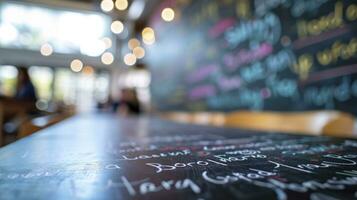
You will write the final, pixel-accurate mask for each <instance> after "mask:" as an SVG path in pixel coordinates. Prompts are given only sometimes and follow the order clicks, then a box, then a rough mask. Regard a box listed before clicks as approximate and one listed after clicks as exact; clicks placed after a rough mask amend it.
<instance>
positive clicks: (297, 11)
mask: <svg viewBox="0 0 357 200" xmlns="http://www.w3.org/2000/svg"><path fill="white" fill-rule="evenodd" d="M326 2H328V0H298V1H294V4H293V5H292V6H291V14H292V15H293V16H294V17H300V16H301V15H303V14H304V13H306V12H316V9H318V8H319V7H320V6H321V5H322V4H324V3H326Z"/></svg>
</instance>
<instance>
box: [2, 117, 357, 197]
mask: <svg viewBox="0 0 357 200" xmlns="http://www.w3.org/2000/svg"><path fill="white" fill-rule="evenodd" d="M356 150H357V141H356V140H352V139H338V138H328V137H310V136H298V135H285V134H276V133H258V132H252V131H244V130H237V129H223V128H213V127H204V126H193V125H184V124H176V123H173V122H168V121H163V120H160V119H157V118H150V117H141V118H134V117H133V118H120V117H118V116H116V115H110V114H88V115H79V116H75V117H72V118H70V119H68V120H65V121H64V122H61V123H59V124H57V125H54V126H52V127H50V128H47V129H45V130H43V131H40V132H38V133H36V134H34V135H32V136H29V137H27V138H25V139H22V140H20V141H18V142H15V143H13V144H10V145H8V146H5V147H3V148H1V149H0V199H170V200H174V199H194V200H208V199H257V200H260V199H281V200H283V199H312V200H318V199H331V200H332V199H357V151H356Z"/></svg>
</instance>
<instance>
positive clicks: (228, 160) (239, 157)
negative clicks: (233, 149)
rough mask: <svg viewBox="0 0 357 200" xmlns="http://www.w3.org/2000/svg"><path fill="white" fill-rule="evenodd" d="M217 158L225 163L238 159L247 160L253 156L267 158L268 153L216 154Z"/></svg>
mask: <svg viewBox="0 0 357 200" xmlns="http://www.w3.org/2000/svg"><path fill="white" fill-rule="evenodd" d="M214 157H215V158H218V159H219V161H220V162H223V163H230V162H237V161H246V160H249V159H252V158H266V157H267V156H266V155H263V154H257V155H238V156H229V157H228V156H227V155H224V154H222V155H214Z"/></svg>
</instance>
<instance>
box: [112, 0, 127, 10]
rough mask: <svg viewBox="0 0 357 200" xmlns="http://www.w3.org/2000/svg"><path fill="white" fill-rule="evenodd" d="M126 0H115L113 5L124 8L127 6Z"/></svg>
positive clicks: (120, 8)
mask: <svg viewBox="0 0 357 200" xmlns="http://www.w3.org/2000/svg"><path fill="white" fill-rule="evenodd" d="M128 5H129V4H128V0H116V2H115V7H116V8H117V9H118V10H126V9H127V8H128Z"/></svg>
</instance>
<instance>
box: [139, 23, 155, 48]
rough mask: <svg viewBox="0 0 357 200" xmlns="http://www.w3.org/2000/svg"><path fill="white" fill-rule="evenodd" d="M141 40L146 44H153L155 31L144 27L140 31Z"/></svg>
mask: <svg viewBox="0 0 357 200" xmlns="http://www.w3.org/2000/svg"><path fill="white" fill-rule="evenodd" d="M141 34H142V37H143V42H144V43H145V44H147V45H151V44H154V42H155V32H154V30H153V29H152V28H150V27H146V28H144V30H143V31H142V33H141Z"/></svg>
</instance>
